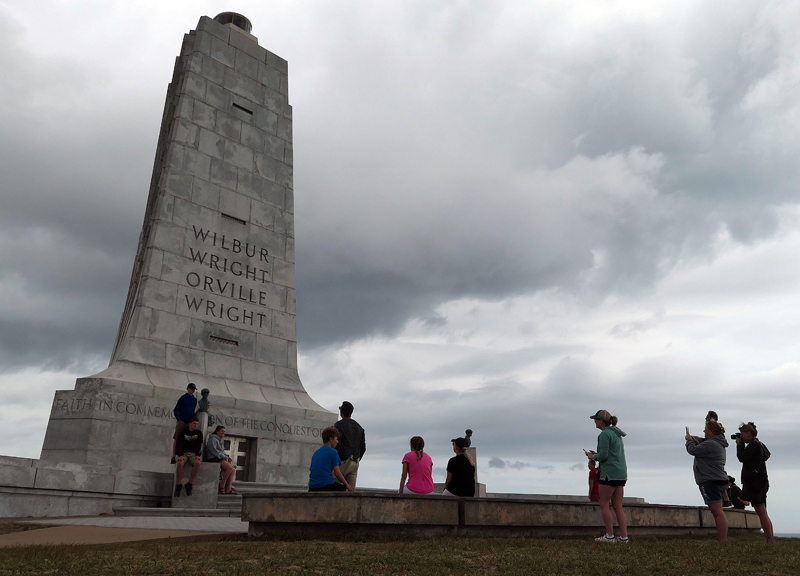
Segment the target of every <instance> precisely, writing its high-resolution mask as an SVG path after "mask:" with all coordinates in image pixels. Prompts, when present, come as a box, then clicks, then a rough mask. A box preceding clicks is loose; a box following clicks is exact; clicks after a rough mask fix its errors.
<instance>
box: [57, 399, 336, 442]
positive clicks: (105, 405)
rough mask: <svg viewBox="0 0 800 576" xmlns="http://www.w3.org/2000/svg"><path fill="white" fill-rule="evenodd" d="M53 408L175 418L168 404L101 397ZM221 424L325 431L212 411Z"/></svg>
mask: <svg viewBox="0 0 800 576" xmlns="http://www.w3.org/2000/svg"><path fill="white" fill-rule="evenodd" d="M53 411H56V412H61V413H64V414H69V415H72V414H78V413H85V412H100V413H103V412H114V413H117V414H128V415H130V416H140V417H142V418H145V419H148V420H175V416H174V415H173V414H172V409H171V408H169V407H168V406H148V405H146V404H142V403H139V402H131V401H124V400H123V401H119V400H104V399H99V398H56V399H55V401H54V402H53ZM217 425H222V426H225V427H226V428H230V429H231V430H229V431H228V432H229V433H233V432H237V433H241V432H239V431H243V432H247V431H248V430H252V431H261V432H274V433H276V434H277V435H278V436H279V437H280V436H282V437H283V438H284V439H289V438H295V437H307V438H319V437H320V436H321V434H322V430H323V429H322V428H319V427H316V426H305V425H302V424H298V423H297V422H296V421H293V420H284V419H281V420H279V419H278V417H277V416H272V417H271V418H268V419H261V418H253V417H248V416H243V415H225V414H220V413H214V412H209V427H214V426H217ZM243 435H246V434H243Z"/></svg>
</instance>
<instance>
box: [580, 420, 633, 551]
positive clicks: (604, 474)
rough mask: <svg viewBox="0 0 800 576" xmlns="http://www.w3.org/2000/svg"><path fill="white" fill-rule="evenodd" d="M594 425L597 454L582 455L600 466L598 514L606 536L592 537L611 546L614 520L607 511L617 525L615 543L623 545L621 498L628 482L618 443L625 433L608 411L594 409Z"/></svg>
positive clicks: (625, 526) (625, 533)
mask: <svg viewBox="0 0 800 576" xmlns="http://www.w3.org/2000/svg"><path fill="white" fill-rule="evenodd" d="M589 418H591V419H592V420H594V425H595V427H596V428H598V429H599V430H600V435H599V436H598V437H597V451H596V452H595V451H594V450H590V451H589V452H587V453H586V456H588V458H589V460H594V461H595V462H597V463H598V464H600V474H599V481H598V482H599V484H600V513H601V514H602V515H603V523H604V524H605V526H606V533H605V535H604V536H600V538H595V541H597V542H604V543H607V544H614V543H615V542H617V540H616V539H615V538H614V518H613V517H612V516H611V508H613V509H614V514H615V515H616V516H617V524H619V541H620V542H624V543H626V544H627V542H628V519H627V518H625V512H624V511H623V510H622V496H623V495H624V492H625V482H627V480H628V467H627V465H626V464H625V446H624V445H623V444H622V437H623V436H625V432H623V431H622V430H620V429H619V428H617V417H616V416H612V415H611V413H610V412H609V411H608V410H598V411H597V413H596V414H594V415H593V416H589Z"/></svg>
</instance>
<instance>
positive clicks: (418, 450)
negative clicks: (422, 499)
mask: <svg viewBox="0 0 800 576" xmlns="http://www.w3.org/2000/svg"><path fill="white" fill-rule="evenodd" d="M410 443H411V452H409V453H408V454H406V455H405V456H403V476H402V477H401V478H400V490H398V492H399V493H400V494H432V493H433V477H432V476H431V469H432V468H433V460H431V457H430V456H428V455H427V454H425V453H424V452H423V451H422V449H423V448H425V440H423V439H422V437H421V436H414V437H413V438H412V439H411V441H410ZM406 478H408V483H406Z"/></svg>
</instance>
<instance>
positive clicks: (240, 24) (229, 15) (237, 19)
mask: <svg viewBox="0 0 800 576" xmlns="http://www.w3.org/2000/svg"><path fill="white" fill-rule="evenodd" d="M214 20H216V21H217V22H219V23H220V24H233V25H234V26H236V27H237V28H241V29H242V30H244V31H245V32H250V31H251V30H252V29H253V24H252V23H251V22H250V20H248V19H247V18H246V17H245V16H242V15H241V14H237V13H236V12H220V13H219V14H217V15H216V16H214Z"/></svg>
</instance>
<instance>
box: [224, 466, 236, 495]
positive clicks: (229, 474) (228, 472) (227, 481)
mask: <svg viewBox="0 0 800 576" xmlns="http://www.w3.org/2000/svg"><path fill="white" fill-rule="evenodd" d="M235 474H236V470H234V469H233V466H231V465H230V464H229V463H228V462H223V463H222V491H223V492H225V493H228V492H230V491H231V484H233V477H234V476H235Z"/></svg>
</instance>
